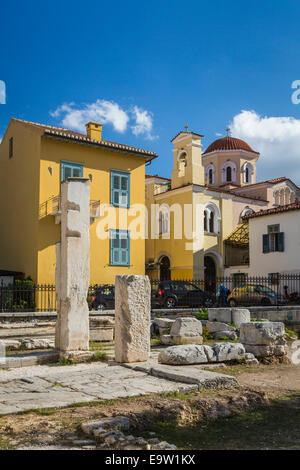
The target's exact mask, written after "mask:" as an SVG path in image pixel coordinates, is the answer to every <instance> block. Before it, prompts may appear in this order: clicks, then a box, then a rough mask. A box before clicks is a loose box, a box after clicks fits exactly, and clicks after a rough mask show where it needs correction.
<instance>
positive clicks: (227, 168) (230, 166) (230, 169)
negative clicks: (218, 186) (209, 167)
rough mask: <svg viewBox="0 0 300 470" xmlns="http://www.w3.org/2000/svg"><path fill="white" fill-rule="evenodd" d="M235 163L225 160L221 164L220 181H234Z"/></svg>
mask: <svg viewBox="0 0 300 470" xmlns="http://www.w3.org/2000/svg"><path fill="white" fill-rule="evenodd" d="M236 172H237V166H236V163H234V162H232V161H230V160H227V161H226V162H225V163H224V165H223V166H222V173H221V175H222V183H231V182H232V183H234V182H235V181H236Z"/></svg>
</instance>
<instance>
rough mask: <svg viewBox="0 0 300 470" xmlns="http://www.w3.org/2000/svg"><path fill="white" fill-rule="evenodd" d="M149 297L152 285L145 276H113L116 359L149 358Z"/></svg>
mask: <svg viewBox="0 0 300 470" xmlns="http://www.w3.org/2000/svg"><path fill="white" fill-rule="evenodd" d="M150 298H151V285H150V281H149V278H148V276H137V275H121V276H116V281H115V360H116V362H120V363H122V362H123V363H126V362H143V361H147V360H148V358H149V355H150V334H149V331H150V312H151V305H150V304H151V302H150Z"/></svg>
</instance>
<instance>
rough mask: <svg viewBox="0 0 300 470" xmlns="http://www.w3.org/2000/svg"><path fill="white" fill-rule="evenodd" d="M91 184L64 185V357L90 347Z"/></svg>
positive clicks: (60, 253)
mask: <svg viewBox="0 0 300 470" xmlns="http://www.w3.org/2000/svg"><path fill="white" fill-rule="evenodd" d="M89 204H90V186H89V179H87V178H68V179H67V180H66V181H64V182H63V183H62V185H61V242H60V243H58V244H57V246H56V256H57V261H56V273H55V274H56V297H57V322H56V332H55V346H56V348H57V349H58V350H59V351H60V355H62V356H66V357H68V356H70V357H71V356H76V355H80V354H81V355H82V354H84V352H87V351H88V350H89V309H88V304H87V293H88V287H89V271H90V240H89V229H90V212H89Z"/></svg>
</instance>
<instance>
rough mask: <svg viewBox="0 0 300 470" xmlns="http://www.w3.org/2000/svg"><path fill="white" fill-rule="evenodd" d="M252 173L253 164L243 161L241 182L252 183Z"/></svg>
mask: <svg viewBox="0 0 300 470" xmlns="http://www.w3.org/2000/svg"><path fill="white" fill-rule="evenodd" d="M253 173H254V169H253V166H252V165H251V163H249V162H246V163H244V165H243V166H242V175H243V182H244V183H248V184H252V183H253Z"/></svg>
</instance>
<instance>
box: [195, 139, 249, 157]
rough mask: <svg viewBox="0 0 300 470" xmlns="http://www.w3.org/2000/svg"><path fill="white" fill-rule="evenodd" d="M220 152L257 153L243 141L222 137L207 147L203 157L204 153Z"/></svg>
mask: <svg viewBox="0 0 300 470" xmlns="http://www.w3.org/2000/svg"><path fill="white" fill-rule="evenodd" d="M222 150H223V151H228V150H229V151H230V150H245V151H246V152H252V153H257V152H255V151H254V150H253V149H252V148H251V147H250V145H248V144H247V142H245V141H244V140H241V139H237V138H236V137H231V136H227V137H222V138H221V139H217V140H215V141H214V142H213V143H212V144H210V145H209V147H207V149H206V150H205V152H204V155H205V154H206V153H210V152H220V151H222Z"/></svg>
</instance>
